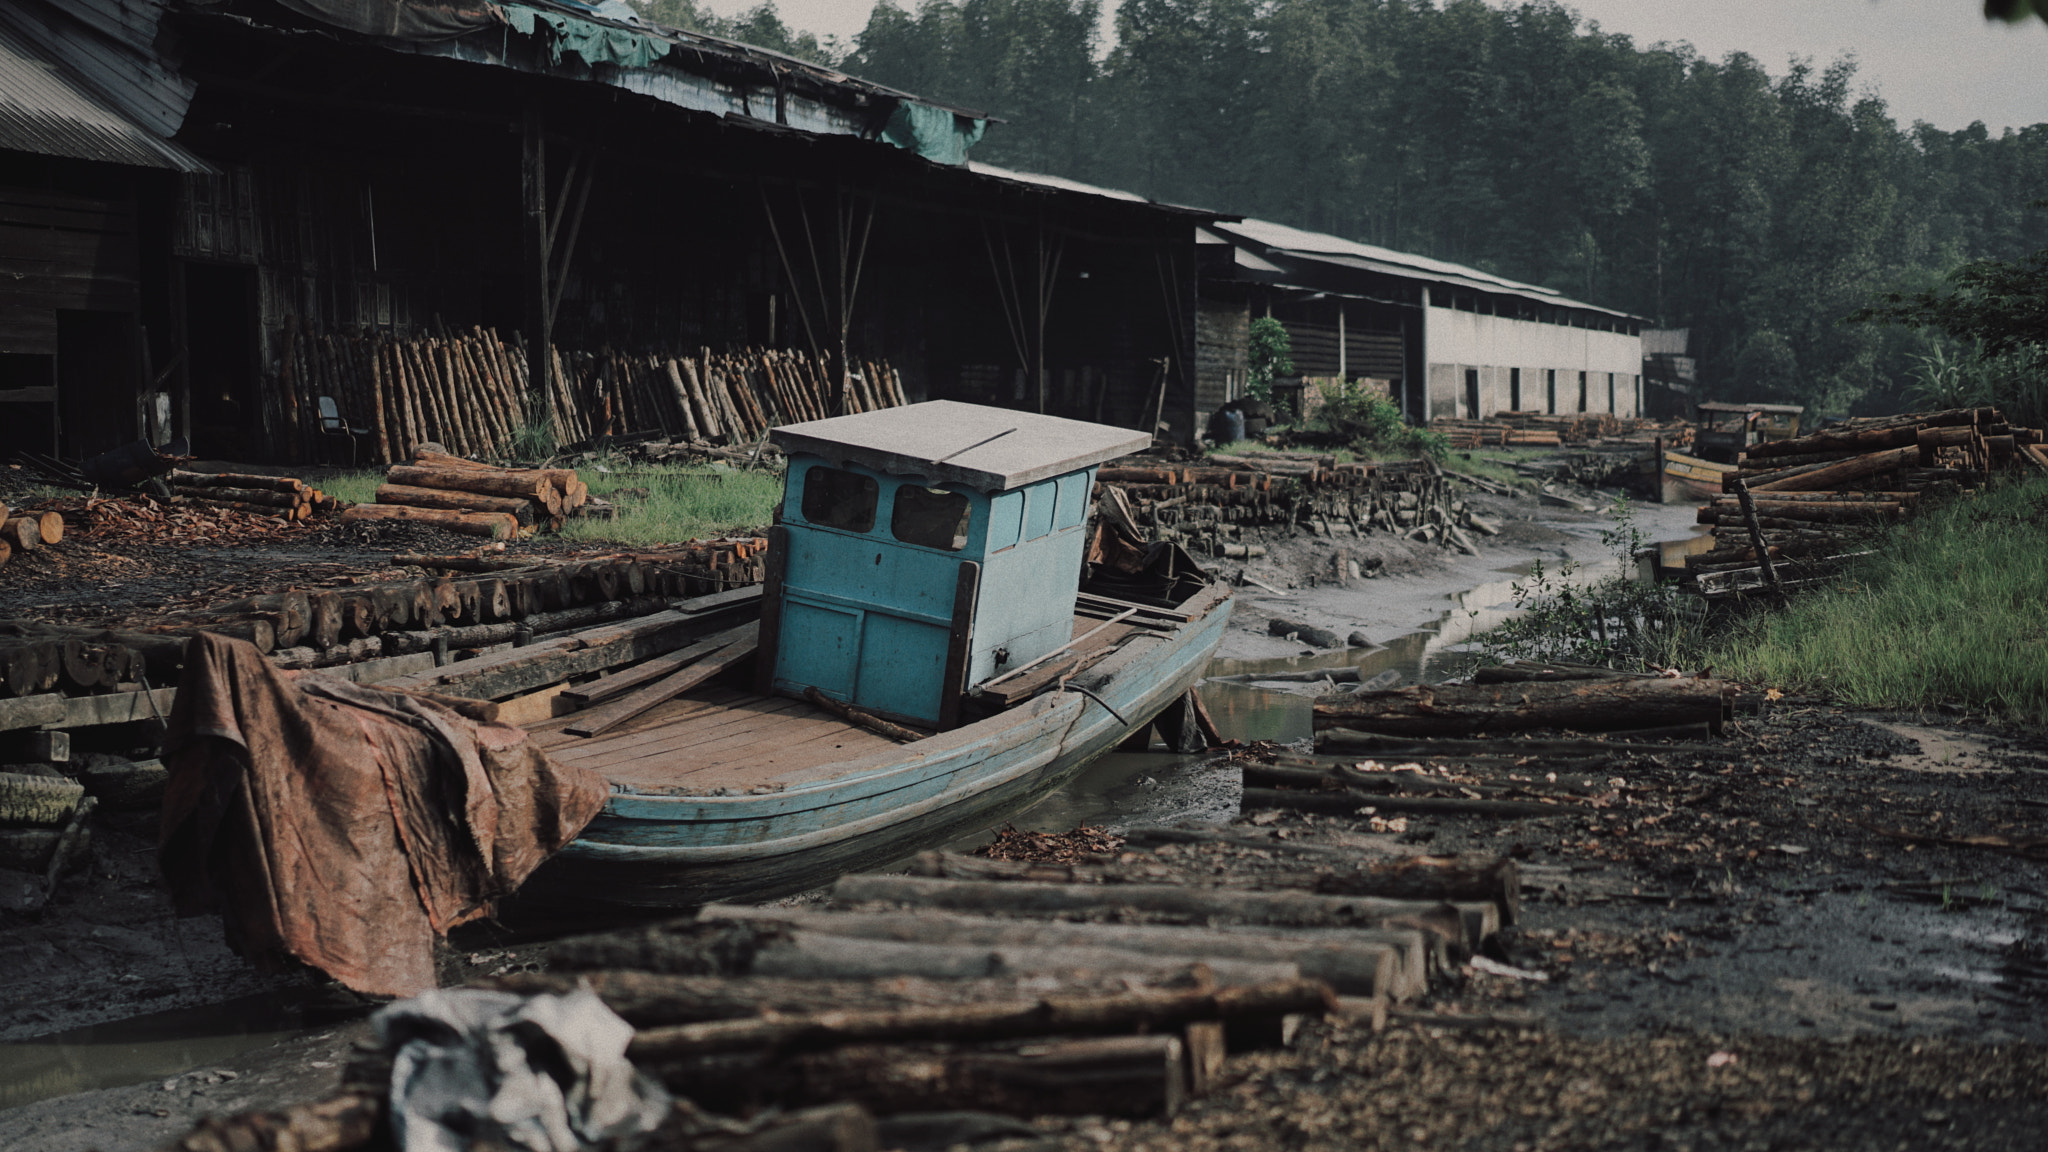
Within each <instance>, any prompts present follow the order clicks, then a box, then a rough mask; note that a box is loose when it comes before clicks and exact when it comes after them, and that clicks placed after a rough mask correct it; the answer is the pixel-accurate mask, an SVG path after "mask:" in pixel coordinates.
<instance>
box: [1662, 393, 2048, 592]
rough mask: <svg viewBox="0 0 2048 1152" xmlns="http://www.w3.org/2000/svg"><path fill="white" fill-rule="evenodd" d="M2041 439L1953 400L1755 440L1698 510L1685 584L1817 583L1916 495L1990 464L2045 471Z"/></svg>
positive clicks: (1758, 586) (1956, 484) (1954, 488)
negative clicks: (1697, 548) (1701, 530)
mask: <svg viewBox="0 0 2048 1152" xmlns="http://www.w3.org/2000/svg"><path fill="white" fill-rule="evenodd" d="M2042 439H2043V438H2042V432H2041V430H2040V429H2036V428H2015V427H2013V426H2012V425H2010V424H2009V423H2007V422H2006V420H2005V418H2004V416H2003V415H2002V414H2001V413H2000V412H1999V411H1998V410H1997V409H1996V408H1956V409H1950V410H1946V411H1941V412H1915V413H1908V414H1906V415H1902V416H1889V417H1866V418H1859V419H1855V420H1851V421H1849V422H1848V423H1847V424H1845V425H1843V426H1841V427H1838V428H1830V429H1827V430H1825V431H1821V432H1816V433H1813V434H1811V435H1807V436H1801V437H1798V438H1796V439H1791V440H1775V441H1771V442H1768V443H1764V444H1758V445H1754V446H1752V447H1751V448H1750V449H1749V450H1748V452H1747V453H1745V454H1744V455H1743V456H1742V457H1740V458H1739V459H1738V460H1737V467H1736V470H1735V471H1733V472H1730V473H1728V475H1727V476H1726V477H1725V478H1724V479H1723V480H1722V488H1723V491H1724V492H1725V493H1727V494H1726V495H1723V496H1720V497H1717V498H1716V499H1715V500H1713V501H1712V502H1711V503H1709V504H1705V505H1702V506H1701V507H1700V509H1699V522H1700V523H1701V524H1709V525H1712V526H1713V529H1714V546H1713V547H1712V548H1711V549H1709V550H1708V551H1705V552H1699V553H1694V554H1693V555H1691V556H1690V557H1688V558H1687V573H1688V576H1689V584H1690V585H1691V586H1692V587H1693V588H1694V589H1695V590H1696V591H1698V592H1699V593H1700V594H1701V595H1703V596H1706V597H1708V598H1710V599H1713V598H1720V597H1725V596H1734V595H1739V594H1743V593H1747V592H1753V591H1758V590H1763V589H1775V590H1778V591H1781V592H1782V591H1784V590H1789V589H1794V588H1800V587H1807V586H1812V585H1818V584H1822V583H1825V582H1826V581H1828V580H1829V579H1830V578H1831V577H1832V575H1833V574H1834V572H1836V571H1837V570H1838V569H1839V567H1840V564H1841V562H1842V561H1844V560H1846V559H1848V558H1851V557H1854V556H1858V555H1863V554H1865V553H1866V552H1868V551H1870V550H1871V549H1872V548H1873V547H1874V546H1875V541H1876V540H1877V539H1878V537H1879V535H1880V533H1881V530H1882V529H1883V528H1884V527H1886V526H1887V525H1891V524H1895V523H1897V522H1899V521H1901V520H1904V519H1907V518H1908V517H1910V516H1911V515H1912V514H1913V513H1914V511H1915V510H1916V509H1917V508H1919V507H1920V506H1921V505H1922V503H1923V501H1924V500H1925V499H1928V498H1936V497H1939V496H1940V495H1942V494H1945V493H1955V492H1960V491H1962V490H1965V489H1969V488H1974V487H1978V486H1980V485H1982V484H1983V483H1984V482H1985V481H1986V479H1987V478H1988V477H1989V476H1990V475H1991V474H1992V473H1994V472H1998V471H2006V470H2012V469H2023V468H2024V469H2031V468H2037V467H2038V468H2042V469H2044V470H2048V458H2042V457H2040V456H2037V455H2036V454H2037V453H2038V452H2040V451H2041V447H2042Z"/></svg>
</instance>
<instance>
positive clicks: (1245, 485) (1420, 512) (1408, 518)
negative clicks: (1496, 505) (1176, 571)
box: [1096, 453, 1487, 558]
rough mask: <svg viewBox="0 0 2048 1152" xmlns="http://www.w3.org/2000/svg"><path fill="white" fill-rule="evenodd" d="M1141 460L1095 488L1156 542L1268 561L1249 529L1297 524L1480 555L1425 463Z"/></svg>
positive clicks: (1463, 517)
mask: <svg viewBox="0 0 2048 1152" xmlns="http://www.w3.org/2000/svg"><path fill="white" fill-rule="evenodd" d="M1139 460H1142V458H1137V459H1134V460H1133V461H1132V462H1130V463H1129V464H1127V465H1125V466H1121V467H1110V468H1104V469H1102V470H1101V471H1100V472H1098V473H1097V474H1096V480H1097V481H1098V482H1099V483H1101V484H1103V485H1107V486H1110V487H1114V488H1117V489H1119V490H1120V491H1121V492H1122V494H1123V497H1124V499H1125V501H1126V502H1127V503H1128V504H1129V506H1130V508H1131V512H1132V515H1133V518H1134V519H1135V520H1136V522H1137V524H1138V525H1139V526H1140V527H1141V528H1142V529H1144V530H1146V532H1147V533H1148V535H1149V536H1150V538H1151V539H1153V540H1173V541H1177V542H1180V543H1182V544H1184V545H1186V546H1188V547H1190V548H1192V549H1194V550H1196V551H1197V552H1206V553H1207V554H1209V555H1211V556H1222V557H1231V558H1236V557H1245V556H1258V555H1263V554H1264V550H1263V548H1260V547H1259V546H1258V545H1253V544H1247V543H1244V542H1243V541H1244V540H1245V539H1246V537H1245V535H1244V532H1245V529H1247V528H1252V529H1257V528H1263V527H1281V528H1289V529H1291V528H1294V527H1296V526H1300V527H1305V528H1307V529H1308V530H1309V531H1311V532H1314V533H1316V534H1317V535H1321V536H1335V535H1336V534H1337V533H1338V532H1339V531H1340V530H1342V531H1348V532H1350V533H1351V534H1352V535H1354V536H1362V535H1364V534H1365V533H1366V532H1370V531H1374V530H1377V531H1382V532H1392V533H1397V534H1400V535H1405V536H1407V537H1409V538H1410V539H1414V540H1421V541H1426V542H1429V543H1435V544H1442V545H1445V546H1447V547H1458V548H1461V549H1464V550H1467V551H1475V552H1476V551H1477V549H1476V548H1474V547H1473V545H1472V541H1471V538H1470V537H1469V536H1467V535H1466V534H1465V531H1464V530H1465V529H1466V528H1471V527H1474V526H1475V525H1474V524H1473V521H1472V519H1471V514H1470V513H1469V512H1468V511H1467V510H1466V508H1465V505H1464V503H1463V502H1462V501H1459V500H1456V499H1454V498H1452V496H1451V494H1450V487H1449V485H1448V484H1447V483H1446V482H1445V480H1444V473H1443V471H1442V470H1441V469H1439V468H1438V467H1437V466H1436V464H1435V463H1434V462H1432V461H1430V460H1427V459H1419V460H1386V461H1377V462H1373V463H1363V462H1346V463H1339V462H1338V461H1337V459H1336V458H1335V457H1333V456H1327V455H1314V454H1304V453H1274V454H1271V455H1257V456H1229V455H1222V454H1217V453H1211V454H1210V455H1208V456H1206V457H1204V458H1203V459H1202V461H1201V463H1200V465H1198V466H1194V467H1185V466H1180V465H1169V464H1165V463H1161V464H1158V465H1151V464H1144V463H1139V462H1138V461H1139ZM1099 494H1100V493H1099V492H1098V495H1099ZM1480 530H1481V531H1486V530H1487V529H1486V528H1484V527H1482V528H1480ZM1254 549H1257V550H1256V551H1255V550H1254Z"/></svg>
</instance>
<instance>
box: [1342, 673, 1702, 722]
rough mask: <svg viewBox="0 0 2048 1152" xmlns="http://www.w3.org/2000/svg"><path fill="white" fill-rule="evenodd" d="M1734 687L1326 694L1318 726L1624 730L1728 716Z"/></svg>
mask: <svg viewBox="0 0 2048 1152" xmlns="http://www.w3.org/2000/svg"><path fill="white" fill-rule="evenodd" d="M1735 691H1736V689H1735V687H1734V685H1732V684H1728V683H1726V682H1725V681H1720V680H1665V679H1654V680H1593V681H1575V682H1567V683H1563V684H1516V685H1478V684H1475V685H1453V684H1436V685H1422V684H1418V685H1414V686H1411V687H1407V688H1395V689H1391V690H1389V691H1383V692H1362V693H1357V694H1354V695H1350V696H1325V697H1321V698H1319V699H1318V700H1317V701H1316V702H1315V706H1314V707H1315V727H1316V728H1317V729H1319V730H1320V729H1324V728H1369V729H1371V730H1372V731H1375V732H1381V733H1387V734H1392V735H1404V736H1464V735H1471V734H1473V733H1478V732H1511V731H1516V730H1522V729H1529V728H1572V729H1577V730H1580V731H1620V730H1626V729H1630V728H1656V727H1663V726H1665V725H1670V724H1689V723H1694V722H1698V721H1706V722H1708V723H1712V724H1717V723H1719V722H1721V721H1722V720H1724V719H1726V718H1727V716H1728V712H1729V698H1730V697H1731V696H1732V695H1733V694H1734V692H1735Z"/></svg>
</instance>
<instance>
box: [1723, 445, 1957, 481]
mask: <svg viewBox="0 0 2048 1152" xmlns="http://www.w3.org/2000/svg"><path fill="white" fill-rule="evenodd" d="M1919 462H1920V447H1919V445H1918V444H1917V443H1915V442H1914V441H1913V440H1911V439H1908V441H1907V442H1906V447H1903V448H1892V449H1889V450H1886V451H1883V452H1871V453H1867V454H1865V455H1862V456H1852V457H1850V458H1849V459H1847V460H1844V461H1842V462H1840V463H1838V464H1830V465H1828V466H1827V467H1825V468H1817V469H1814V470H1813V471H1811V472H1802V473H1800V474H1799V475H1797V476H1792V477H1788V478H1786V479H1783V480H1773V481H1770V482H1769V483H1765V484H1753V485H1751V486H1750V487H1751V490H1752V491H1756V492H1817V491H1821V490H1823V489H1827V488H1834V487H1838V486H1840V485H1843V484H1846V483H1848V482H1850V481H1852V480H1858V479H1861V478H1863V477H1865V476H1875V475H1877V474H1878V473H1880V472H1889V471H1891V470H1892V469H1894V468H1909V467H1912V466H1914V465H1916V464H1918V463H1919Z"/></svg>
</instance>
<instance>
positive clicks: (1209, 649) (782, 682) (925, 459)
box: [521, 401, 1231, 908]
mask: <svg viewBox="0 0 2048 1152" xmlns="http://www.w3.org/2000/svg"><path fill="white" fill-rule="evenodd" d="M774 437H775V439H776V441H777V443H778V445H779V446H780V447H781V448H783V450H784V451H785V452H787V453H788V454H789V456H790V469H789V479H788V482H787V489H786V492H785V496H784V502H783V504H782V506H781V509H780V522H779V523H778V525H777V526H776V528H775V529H774V530H773V532H772V534H771V537H770V544H769V555H768V568H769V577H768V581H767V583H766V585H765V587H764V589H763V592H762V597H761V619H760V622H759V632H758V648H757V650H756V653H755V656H754V657H753V660H752V664H753V667H751V668H739V667H736V668H735V669H734V670H733V672H732V673H731V674H729V675H727V676H725V677H722V678H719V679H714V680H711V681H708V682H706V683H705V684H703V685H702V686H700V687H699V688H697V689H695V690H693V691H691V692H689V693H687V694H686V695H684V696H683V697H681V698H679V699H677V700H674V701H671V702H669V703H667V704H664V705H662V706H661V707H659V708H657V709H655V710H653V711H650V712H648V713H646V714H644V715H643V716H641V717H639V718H637V719H636V720H634V721H633V722H632V723H630V724H627V725H624V726H621V727H619V728H617V729H614V730H610V731H607V732H605V733H604V734H603V735H601V736H599V737H596V738H589V739H586V738H579V737H576V736H572V735H570V734H568V733H567V732H566V731H564V729H565V728H567V727H569V726H570V724H569V722H568V719H569V718H565V719H563V720H557V721H555V722H553V723H552V724H542V725H538V726H536V727H535V729H534V735H535V738H536V739H537V740H538V741H539V742H540V743H541V745H542V746H543V747H546V748H547V749H548V751H549V753H550V754H551V755H553V756H554V757H555V758H557V759H558V760H561V761H563V762H565V763H569V764H578V765H583V766H586V767H590V768H593V769H595V770H597V771H599V772H601V773H603V774H604V775H605V776H606V777H607V779H609V780H610V782H611V784H612V791H613V795H612V799H611V802H610V803H609V804H608V805H607V807H606V808H605V810H604V812H603V814H602V815H600V816H599V817H598V818H597V819H596V820H595V821H593V822H592V823H591V824H590V826H589V827H588V828H586V829H585V830H584V832H583V834H582V835H581V836H580V837H579V838H578V839H577V840H576V841H575V842H574V843H572V844H571V845H570V846H569V847H568V848H567V849H565V850H564V851H563V852H562V853H561V854H560V855H559V856H557V857H556V858H555V859H554V860H552V861H550V862H549V863H548V864H547V865H546V866H545V867H543V868H542V869H541V870H540V871H539V872H538V873H536V874H535V876H534V877H533V878H532V879H531V880H529V881H528V883H527V886H526V888H524V889H522V892H521V901H522V903H527V902H533V903H539V904H543V905H558V904H560V903H561V902H563V901H574V902H577V903H581V904H589V903H592V902H595V903H601V904H607V905H613V906H620V905H623V906H631V907H641V908H686V907H691V906H695V905H698V904H703V903H706V902H709V901H714V900H727V899H766V898H772V897H776V896H781V895H787V894H790V893H794V892H800V891H803V890H805V889H809V888H813V887H816V886H818V885H821V884H825V883H829V882H830V881H831V880H832V879H833V878H834V877H836V876H837V875H839V874H840V873H842V872H845V871H849V870H858V869H866V868H874V867H878V866H882V865H886V864H889V863H891V862H893V861H896V860H900V859H902V858H904V857H906V856H908V855H910V854H911V853H914V852H917V851H920V850H922V849H926V848H929V847H932V846H934V845H937V844H941V843H945V842H947V841H949V840H952V839H956V838H958V837H960V836H963V835H967V834H970V833H973V832H978V831H982V830H986V829H989V828H992V827H994V826H997V825H999V824H1000V823H1001V822H1002V821H1003V820H1005V819H1006V818H1008V817H1011V816H1013V815H1015V814H1017V813H1018V812H1020V811H1022V810H1023V809H1025V808H1027V807H1029V806H1030V805H1031V804H1032V803H1034V802H1035V801H1037V800H1039V799H1040V798H1042V797H1043V796H1045V795H1046V794H1047V793H1048V792H1050V791H1052V790H1054V789H1056V788H1058V787H1060V785H1062V784H1063V783H1065V782H1066V781H1068V780H1069V779H1071V778H1072V777H1073V776H1074V775H1075V774H1076V773H1077V772H1079V771H1080V770H1081V768H1082V767H1083V766H1084V765H1086V764H1087V763H1088V762H1089V761H1091V760H1093V759H1094V758H1095V757H1097V756H1099V755H1101V754H1102V753H1104V752H1107V751H1109V750H1110V749H1112V748H1115V747H1116V746H1117V745H1118V744H1120V743H1122V742H1124V741H1125V740H1127V739H1128V738H1130V737H1132V736H1133V735H1134V734H1140V735H1142V734H1144V733H1146V732H1148V731H1149V730H1150V727H1151V726H1152V724H1153V723H1154V721H1155V719H1160V720H1161V725H1162V727H1166V726H1168V725H1167V721H1169V720H1170V721H1171V723H1172V725H1174V726H1178V725H1179V724H1180V723H1181V717H1180V715H1179V712H1180V710H1182V709H1186V708H1189V707H1192V706H1193V705H1192V704H1191V702H1190V701H1191V693H1192V690H1193V688H1194V684H1195V682H1196V680H1197V679H1198V678H1199V677H1200V676H1201V674H1202V671H1203V669H1204V668H1205V667H1206V665H1207V664H1208V661H1209V657H1210V655H1211V654H1212V653H1213V652H1214V651H1215V649H1216V647H1217V645H1218V644H1219V643H1220V642H1221V641H1222V638H1223V630H1224V627H1225V625H1226V624H1227V623H1228V620H1229V614H1230V605H1231V595H1230V588H1229V586H1228V585H1226V584H1223V583H1218V582H1211V581H1209V580H1208V578H1207V577H1206V576H1204V575H1202V574H1201V573H1200V571H1199V569H1195V568H1193V565H1192V562H1191V561H1188V560H1187V559H1186V557H1185V554H1184V553H1180V552H1179V551H1178V549H1174V548H1172V547H1171V546H1162V545H1155V546H1152V548H1151V549H1150V551H1149V553H1148V554H1146V555H1143V556H1139V555H1138V554H1137V553H1138V552H1141V551H1143V549H1142V548H1141V547H1139V546H1136V545H1135V543H1134V541H1133V540H1132V538H1131V537H1130V536H1129V534H1125V535H1124V536H1122V537H1121V539H1120V540H1119V539H1117V538H1116V537H1115V527H1114V525H1111V526H1110V527H1109V528H1104V527H1103V526H1102V525H1100V524H1098V525H1095V526H1092V527H1091V525H1090V523H1089V515H1088V513H1089V510H1090V507H1091V503H1092V501H1093V500H1094V494H1093V480H1094V471H1095V469H1096V467H1097V466H1098V465H1099V464H1100V463H1101V462H1102V461H1104V460H1108V459H1113V458H1115V457H1116V456H1119V455H1123V454H1125V453H1127V452H1130V451H1133V450H1135V449H1137V448H1139V447H1142V446H1144V445H1145V444H1146V443H1148V442H1149V437H1146V436H1144V435H1142V434H1138V433H1132V432H1130V431H1129V430H1127V429H1118V428H1108V427H1105V426H1102V425H1094V424H1086V423H1082V422H1079V421H1071V420H1061V419H1056V418H1053V417H1046V416H1038V415H1034V414H1028V413H1019V412H1014V411H1010V410H1007V409H996V408H983V407H980V406H976V405H967V404H954V403H949V402H943V401H942V402H935V403H930V404H920V405H911V406H908V407H905V408H897V409H889V410H885V411H882V412H872V413H864V414H860V415H855V416H844V417H836V418H833V419H830V420H822V421H814V422H811V423H808V424H800V425H793V426H790V427H786V428H781V429H777V430H776V431H775V433H774ZM1103 533H1109V548H1108V554H1107V555H1105V554H1104V553H1103V548H1104V540H1105V536H1104V535H1103ZM1084 561H1092V564H1090V565H1089V567H1088V568H1087V569H1086V570H1089V571H1093V572H1094V573H1095V574H1096V578H1095V579H1094V580H1093V581H1092V582H1090V581H1084V580H1083V579H1082V576H1083V573H1084ZM725 626H729V624H728V625H725ZM813 694H815V695H813ZM818 696H822V697H824V698H825V699H824V700H822V701H821V700H819V699H817V698H816V697H818ZM821 704H824V705H825V706H820V705H821ZM849 709H854V710H858V712H859V713H864V714H866V715H868V716H871V717H879V718H880V719H882V720H885V721H889V722H893V723H897V724H901V725H904V726H908V727H909V728H911V729H912V730H913V731H914V732H916V733H918V734H924V733H929V734H928V735H922V738H918V739H915V740H913V741H911V742H899V739H897V738H892V737H891V736H888V735H884V734H882V733H881V732H879V731H876V730H875V729H876V728H877V727H880V725H869V724H862V723H857V722H855V720H854V719H849V715H851V713H849V711H848V710H849ZM1162 713H1169V715H1168V716H1167V717H1165V718H1161V714H1162Z"/></svg>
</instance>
